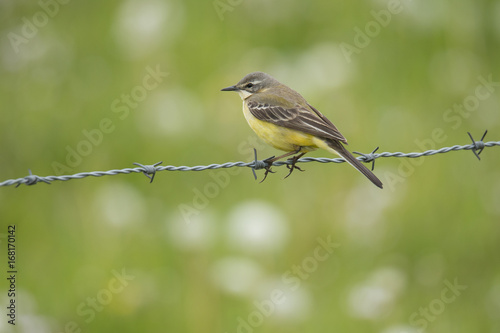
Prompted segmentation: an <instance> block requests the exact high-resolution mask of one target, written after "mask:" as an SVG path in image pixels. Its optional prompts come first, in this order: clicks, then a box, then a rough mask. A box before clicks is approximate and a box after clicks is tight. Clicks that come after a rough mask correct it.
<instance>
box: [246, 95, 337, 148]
mask: <svg viewBox="0 0 500 333" xmlns="http://www.w3.org/2000/svg"><path fill="white" fill-rule="evenodd" d="M247 105H248V109H249V110H250V113H251V114H252V115H253V116H254V117H255V118H257V119H259V120H262V121H267V122H269V123H272V124H275V125H278V126H282V127H286V128H290V129H294V130H298V131H302V132H304V133H307V134H311V135H314V136H317V137H320V138H328V139H333V140H339V141H341V142H343V143H345V144H347V140H346V138H344V136H343V135H342V134H341V133H340V132H339V130H338V129H337V127H335V125H333V124H332V122H331V121H330V120H328V119H327V118H326V117H325V116H324V115H323V114H321V112H319V111H318V110H316V109H315V108H314V107H312V106H311V105H309V104H307V106H308V107H310V109H309V108H307V107H304V106H301V105H299V104H297V105H295V106H294V107H290V108H287V107H283V106H271V105H270V104H268V103H265V104H263V103H258V102H255V101H249V102H248V103H247Z"/></svg>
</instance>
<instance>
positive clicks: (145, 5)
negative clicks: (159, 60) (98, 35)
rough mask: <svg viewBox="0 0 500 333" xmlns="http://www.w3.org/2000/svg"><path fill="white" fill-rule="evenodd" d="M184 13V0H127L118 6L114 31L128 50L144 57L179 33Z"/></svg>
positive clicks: (122, 45) (131, 55) (133, 56)
mask: <svg viewBox="0 0 500 333" xmlns="http://www.w3.org/2000/svg"><path fill="white" fill-rule="evenodd" d="M183 14H184V10H183V7H182V3H181V2H174V1H160V0H146V1H139V0H127V1H125V2H123V4H122V6H121V7H120V8H119V10H118V14H117V18H116V22H115V26H114V29H113V30H114V35H115V38H116V40H117V42H118V44H119V45H120V46H121V47H122V48H123V50H124V52H125V54H127V55H128V56H130V57H131V58H135V57H140V56H143V55H145V54H148V53H149V52H151V51H154V50H155V49H156V48H158V47H159V46H160V45H161V44H162V43H165V42H166V41H169V40H172V39H173V37H176V36H177V35H178V34H179V32H180V29H181V27H182V25H183V22H184V15H183Z"/></svg>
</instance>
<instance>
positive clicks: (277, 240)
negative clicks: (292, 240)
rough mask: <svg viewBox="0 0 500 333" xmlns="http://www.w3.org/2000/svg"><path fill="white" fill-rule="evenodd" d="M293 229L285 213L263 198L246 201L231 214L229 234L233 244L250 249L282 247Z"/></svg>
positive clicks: (243, 248) (262, 250)
mask: <svg viewBox="0 0 500 333" xmlns="http://www.w3.org/2000/svg"><path fill="white" fill-rule="evenodd" d="M289 233H290V230H289V226H288V223H287V221H286V217H285V216H284V215H283V213H282V212H281V211H280V210H278V209H277V208H276V207H275V206H273V205H271V204H269V203H267V202H264V201H247V202H244V203H242V204H240V205H238V206H236V207H235V208H234V209H233V210H232V212H231V213H230V214H229V218H228V227H227V236H228V242H229V243H230V245H231V246H233V247H234V248H237V249H240V250H243V251H245V252H249V253H262V252H264V253H265V252H270V251H276V250H279V249H281V248H282V247H283V246H284V244H285V242H286V241H287V240H288V236H289Z"/></svg>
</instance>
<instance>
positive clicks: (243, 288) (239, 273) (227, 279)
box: [212, 257, 264, 296]
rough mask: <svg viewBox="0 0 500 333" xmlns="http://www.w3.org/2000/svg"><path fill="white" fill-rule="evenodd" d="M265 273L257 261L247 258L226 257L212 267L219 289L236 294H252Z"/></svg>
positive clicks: (214, 279) (213, 276)
mask: <svg viewBox="0 0 500 333" xmlns="http://www.w3.org/2000/svg"><path fill="white" fill-rule="evenodd" d="M263 275H264V273H263V271H262V268H261V267H260V266H259V264H257V262H255V261H253V260H250V259H247V258H236V257H226V258H224V259H221V260H219V261H217V262H216V263H215V264H214V265H213V267H212V278H213V281H214V283H215V285H216V286H218V287H219V289H221V290H223V291H225V292H227V293H229V294H234V295H239V296H251V295H254V294H255V290H256V288H257V286H258V285H259V284H260V282H261V280H262V276H263Z"/></svg>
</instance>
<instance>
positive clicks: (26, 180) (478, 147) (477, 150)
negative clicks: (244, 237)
mask: <svg viewBox="0 0 500 333" xmlns="http://www.w3.org/2000/svg"><path fill="white" fill-rule="evenodd" d="M467 133H468V134H469V137H470V139H471V140H472V144H468V145H465V146H459V145H455V146H452V147H443V148H440V149H437V150H433V149H431V150H427V151H424V152H420V153H401V152H394V153H389V152H384V153H380V154H377V153H376V151H377V150H378V147H377V148H376V149H375V150H374V151H372V152H371V153H369V154H363V153H359V152H354V153H356V154H358V155H361V156H360V157H358V160H360V161H361V162H365V163H369V162H372V170H373V168H374V167H375V159H377V158H381V157H407V158H417V157H422V156H432V155H436V154H444V153H448V152H451V151H458V150H472V152H473V153H474V155H475V156H476V157H477V158H478V159H479V160H481V159H480V157H479V154H481V152H482V151H483V150H484V148H486V147H494V146H500V141H490V142H483V139H484V137H485V136H486V133H488V131H486V132H484V134H483V136H482V137H481V140H479V141H475V140H474V138H473V137H472V135H471V134H470V133H469V132H467ZM254 154H255V160H254V161H252V162H227V163H223V164H210V165H198V166H192V167H188V166H173V165H166V166H160V164H161V163H162V162H157V163H155V164H152V165H142V164H140V163H134V164H135V165H137V166H138V167H137V168H126V169H115V170H109V171H91V172H81V173H77V174H74V175H63V176H46V177H40V176H37V175H33V174H32V172H31V170H29V175H28V176H26V177H23V178H17V179H9V180H6V181H3V182H1V183H0V187H2V186H11V185H16V187H18V186H19V185H21V184H26V185H35V184H37V183H38V182H44V183H47V184H50V182H52V181H55V180H61V181H66V180H70V179H81V178H85V177H102V176H112V175H118V174H130V173H143V174H144V175H146V177H148V178H149V179H150V183H152V182H153V179H154V177H155V175H156V173H157V172H158V171H204V170H210V169H220V168H234V167H249V168H251V169H252V172H253V175H254V177H255V179H257V175H256V173H255V170H259V169H263V168H265V167H266V166H267V164H266V162H265V160H258V159H257V151H256V150H255V149H254ZM308 162H319V163H343V162H345V160H344V159H343V158H324V157H319V158H316V157H305V158H301V159H299V160H298V161H297V163H308ZM291 163H292V162H291V161H288V160H287V161H276V162H274V163H273V166H282V165H289V164H291Z"/></svg>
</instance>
